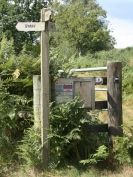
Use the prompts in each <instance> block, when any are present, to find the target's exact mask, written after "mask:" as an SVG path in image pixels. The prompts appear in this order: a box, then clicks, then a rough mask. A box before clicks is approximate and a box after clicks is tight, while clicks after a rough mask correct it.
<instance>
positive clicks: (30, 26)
mask: <svg viewBox="0 0 133 177" xmlns="http://www.w3.org/2000/svg"><path fill="white" fill-rule="evenodd" d="M16 28H17V30H18V31H44V30H45V22H18V23H17V25H16Z"/></svg>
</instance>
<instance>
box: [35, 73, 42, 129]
mask: <svg viewBox="0 0 133 177" xmlns="http://www.w3.org/2000/svg"><path fill="white" fill-rule="evenodd" d="M40 99H41V85H40V75H34V76H33V107H34V108H33V110H34V127H35V128H36V129H40V128H41V120H40V119H41V109H40V106H41V101H40Z"/></svg>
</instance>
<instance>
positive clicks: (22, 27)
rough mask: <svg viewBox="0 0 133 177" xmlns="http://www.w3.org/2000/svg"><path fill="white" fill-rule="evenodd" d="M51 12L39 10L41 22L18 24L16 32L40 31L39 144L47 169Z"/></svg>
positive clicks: (43, 162)
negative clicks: (40, 144) (40, 143)
mask: <svg viewBox="0 0 133 177" xmlns="http://www.w3.org/2000/svg"><path fill="white" fill-rule="evenodd" d="M50 16H51V10H49V9H47V8H44V9H42V10H41V22H18V24H17V25H16V28H17V30H18V31H26V32H27V31H41V142H42V165H43V168H45V169H46V168H47V167H48V162H49V142H48V129H49V119H48V117H49V23H50V22H49V20H50Z"/></svg>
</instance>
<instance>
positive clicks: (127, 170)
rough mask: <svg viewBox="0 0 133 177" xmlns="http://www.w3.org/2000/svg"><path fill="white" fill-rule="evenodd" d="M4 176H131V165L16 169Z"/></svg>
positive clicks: (132, 171) (132, 175)
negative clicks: (100, 169)
mask: <svg viewBox="0 0 133 177" xmlns="http://www.w3.org/2000/svg"><path fill="white" fill-rule="evenodd" d="M5 177H133V168H132V167H123V168H121V169H119V170H118V171H115V172H112V171H107V170H104V171H98V170H96V169H89V170H86V171H84V172H83V171H80V170H77V169H76V168H74V167H71V168H67V169H64V170H52V171H50V172H44V173H39V172H36V171H35V170H31V169H30V170H22V169H21V170H18V171H16V172H13V173H12V174H9V175H7V176H5Z"/></svg>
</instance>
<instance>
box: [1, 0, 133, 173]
mask: <svg viewBox="0 0 133 177" xmlns="http://www.w3.org/2000/svg"><path fill="white" fill-rule="evenodd" d="M50 2H51V3H52V4H49V5H51V6H52V8H53V9H54V11H55V12H56V13H55V16H54V17H52V18H53V20H54V21H55V23H56V27H57V32H56V33H53V34H50V75H51V76H52V79H55V78H57V77H58V69H63V70H64V71H65V74H66V76H67V77H69V74H68V73H69V70H70V69H71V68H82V67H83V68H84V67H92V66H106V64H107V61H121V62H122V64H123V98H124V99H129V98H130V99H131V98H132V90H133V79H132V76H133V70H132V66H133V58H132V56H133V48H127V49H122V50H120V49H113V44H114V39H113V38H112V37H111V36H110V33H109V30H108V28H107V22H106V12H105V11H104V10H103V9H102V8H101V7H100V6H99V5H98V4H97V3H96V2H95V1H93V0H87V1H83V2H80V1H69V0H68V1H65V3H64V4H60V3H53V2H52V1H50ZM31 6H32V8H31ZM44 6H45V4H44V3H41V2H40V1H35V2H32V3H31V1H27V0H26V1H12V2H11V1H5V0H2V3H1V6H0V21H1V23H2V26H1V28H0V33H1V40H0V76H1V84H0V175H3V174H5V173H8V171H9V169H10V167H11V168H12V166H13V165H14V164H16V162H18V163H19V165H20V166H21V165H24V166H28V167H33V168H37V169H38V168H40V167H41V159H40V152H41V144H40V132H39V131H38V130H36V129H34V126H33V124H34V123H33V121H34V118H33V109H32V106H33V98H32V97H33V93H32V92H33V90H32V87H33V83H32V76H33V75H34V74H40V47H39V42H38V34H37V35H36V34H35V33H19V32H17V31H16V29H15V24H16V22H17V21H18V20H19V21H21V20H22V21H27V20H30V21H32V20H33V21H39V18H40V17H39V13H40V12H39V11H40V8H42V7H44ZM94 7H95V8H94ZM77 12H78V13H77ZM79 12H80V13H79ZM11 19H12V20H11ZM5 22H6V23H5ZM79 24H80V25H79ZM9 26H10V28H9ZM68 27H69V28H68ZM9 29H10V30H9ZM59 29H60V30H59ZM62 41H63V42H62ZM50 105H51V106H50V117H49V118H50V130H49V137H48V138H49V139H50V142H51V159H50V164H49V167H50V168H51V169H54V168H57V167H58V168H59V167H64V166H67V167H68V169H69V167H70V168H71V166H72V165H73V166H76V167H77V166H78V167H81V166H82V168H83V166H84V167H88V166H89V167H90V166H91V167H100V168H104V167H105V164H107V165H106V167H107V168H109V167H112V166H115V165H117V166H120V165H124V164H130V165H132V163H133V139H132V136H133V132H132V127H129V128H126V129H125V131H124V136H123V137H116V138H114V148H113V150H112V151H111V150H110V146H109V139H108V135H107V134H105V133H98V134H94V133H88V132H87V131H86V129H85V128H84V127H85V125H94V124H97V123H100V121H99V119H98V115H99V113H98V112H91V113H87V112H86V111H85V110H84V109H81V108H82V102H81V101H80V100H79V99H78V98H75V99H74V100H73V101H71V102H68V103H66V104H62V105H56V104H55V103H51V104H50ZM101 162H102V163H101ZM101 164H102V165H101ZM70 171H75V174H76V175H77V176H80V172H79V171H78V170H76V169H75V168H71V169H70ZM90 173H91V172H90ZM88 174H89V172H88Z"/></svg>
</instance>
